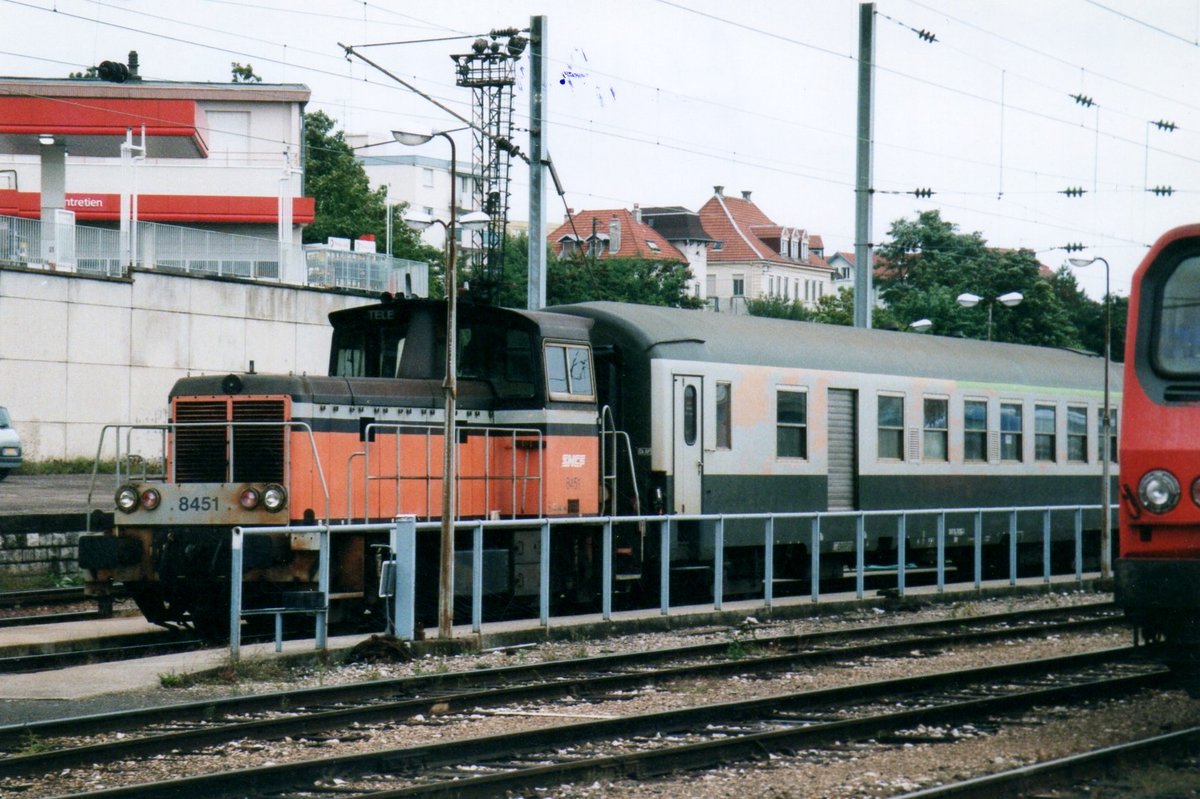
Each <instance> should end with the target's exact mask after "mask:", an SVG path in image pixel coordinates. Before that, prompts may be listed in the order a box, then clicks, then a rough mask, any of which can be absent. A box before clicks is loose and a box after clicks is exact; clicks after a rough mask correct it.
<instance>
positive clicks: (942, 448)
mask: <svg viewBox="0 0 1200 799" xmlns="http://www.w3.org/2000/svg"><path fill="white" fill-rule="evenodd" d="M949 406H950V401H949V400H945V399H935V398H932V397H926V398H925V433H924V449H925V455H924V457H925V460H927V461H945V460H949V447H948V440H949V438H950V409H949Z"/></svg>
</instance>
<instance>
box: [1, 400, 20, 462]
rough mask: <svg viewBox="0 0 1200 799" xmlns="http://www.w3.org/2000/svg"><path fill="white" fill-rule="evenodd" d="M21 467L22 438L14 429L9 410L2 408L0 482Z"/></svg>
mask: <svg viewBox="0 0 1200 799" xmlns="http://www.w3.org/2000/svg"><path fill="white" fill-rule="evenodd" d="M20 465H21V437H20V436H19V435H17V431H16V430H13V428H12V421H11V420H10V419H9V416H8V408H5V407H2V406H0V480H3V479H4V478H5V477H8V473H9V472H10V471H12V470H13V469H16V468H17V467H19V466H20Z"/></svg>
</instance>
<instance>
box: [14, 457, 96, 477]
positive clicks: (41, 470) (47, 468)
mask: <svg viewBox="0 0 1200 799" xmlns="http://www.w3.org/2000/svg"><path fill="white" fill-rule="evenodd" d="M95 465H96V461H94V460H92V459H91V458H48V459H46V460H43V461H25V462H24V463H22V464H21V466H20V468H18V469H14V470H13V474H91V473H92V468H93V467H94V466H95ZM99 471H100V474H114V473H115V472H116V471H117V464H116V461H101V462H100V469H99Z"/></svg>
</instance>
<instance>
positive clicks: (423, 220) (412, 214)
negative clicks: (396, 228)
mask: <svg viewBox="0 0 1200 799" xmlns="http://www.w3.org/2000/svg"><path fill="white" fill-rule="evenodd" d="M404 224H406V225H408V226H409V227H410V228H412V229H413V230H416V231H422V230H424V229H425V228H427V227H429V226H430V225H432V224H433V217H431V216H430V215H429V214H425V213H421V212H420V211H413V210H409V211H408V213H406V214H405V215H404Z"/></svg>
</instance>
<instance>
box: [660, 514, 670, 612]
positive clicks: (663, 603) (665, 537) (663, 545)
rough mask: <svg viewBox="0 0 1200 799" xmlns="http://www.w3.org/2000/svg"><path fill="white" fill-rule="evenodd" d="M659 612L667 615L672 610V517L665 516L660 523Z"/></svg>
mask: <svg viewBox="0 0 1200 799" xmlns="http://www.w3.org/2000/svg"><path fill="white" fill-rule="evenodd" d="M658 540H659V556H658V561H659V563H658V612H659V613H661V614H662V615H663V616H666V615H667V614H668V613H670V612H671V519H670V518H669V517H668V518H664V519H663V520H662V521H661V522H659V525H658Z"/></svg>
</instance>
